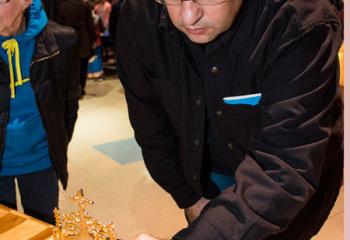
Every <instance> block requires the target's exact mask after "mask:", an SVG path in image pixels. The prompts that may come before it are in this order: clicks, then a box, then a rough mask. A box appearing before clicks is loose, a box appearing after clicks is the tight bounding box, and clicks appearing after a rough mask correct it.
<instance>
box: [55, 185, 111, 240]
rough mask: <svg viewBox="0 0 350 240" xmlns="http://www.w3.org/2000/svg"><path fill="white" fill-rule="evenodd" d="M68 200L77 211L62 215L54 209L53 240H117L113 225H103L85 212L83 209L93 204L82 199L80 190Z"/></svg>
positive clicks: (82, 195)
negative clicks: (71, 201)
mask: <svg viewBox="0 0 350 240" xmlns="http://www.w3.org/2000/svg"><path fill="white" fill-rule="evenodd" d="M70 198H71V199H72V200H73V202H74V203H75V204H77V205H78V207H79V210H78V211H75V212H71V213H70V214H63V213H61V212H60V211H59V210H58V209H56V208H55V210H54V215H55V219H56V227H54V229H53V238H54V239H55V240H117V239H116V236H115V233H114V224H113V223H110V224H107V225H103V224H101V223H100V222H98V221H97V220H96V219H94V218H92V217H91V216H89V215H88V213H87V212H86V211H85V208H86V207H87V206H90V205H92V204H94V202H93V201H91V200H88V199H86V198H85V197H84V193H83V190H82V189H79V190H78V191H77V193H76V194H75V196H70Z"/></svg>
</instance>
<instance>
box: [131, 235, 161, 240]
mask: <svg viewBox="0 0 350 240" xmlns="http://www.w3.org/2000/svg"><path fill="white" fill-rule="evenodd" d="M135 240H160V239H159V238H155V237H152V236H150V235H148V234H145V233H141V234H140V235H138V236H137V237H136V238H135Z"/></svg>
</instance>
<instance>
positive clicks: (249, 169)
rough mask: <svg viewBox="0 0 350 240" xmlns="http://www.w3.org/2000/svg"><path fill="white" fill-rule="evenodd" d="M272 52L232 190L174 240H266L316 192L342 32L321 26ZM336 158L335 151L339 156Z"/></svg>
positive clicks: (331, 120) (334, 26) (331, 123)
mask: <svg viewBox="0 0 350 240" xmlns="http://www.w3.org/2000/svg"><path fill="white" fill-rule="evenodd" d="M276 41H279V42H280V43H281V44H279V46H276V48H275V46H273V48H269V49H270V51H275V53H276V57H275V58H274V62H273V63H272V64H271V65H270V66H269V68H268V69H267V71H266V75H265V78H264V80H263V81H264V82H263V88H262V98H261V101H260V104H259V107H260V110H261V119H260V123H259V127H258V128H257V129H255V130H254V132H253V134H252V138H251V144H250V148H249V151H248V154H247V155H246V157H245V159H244V161H243V162H242V163H241V165H240V166H239V167H238V169H237V171H236V174H235V178H236V182H237V185H236V186H235V187H234V189H232V188H228V189H226V190H225V191H223V192H222V193H221V194H220V195H219V196H218V197H217V198H215V199H213V200H212V201H211V202H210V203H209V204H208V205H207V206H206V207H205V208H204V210H203V211H202V213H201V215H200V217H199V218H198V219H197V220H196V221H195V222H194V223H193V224H191V225H190V226H189V227H188V228H186V229H183V230H182V231H180V232H179V233H177V234H176V235H175V237H174V238H175V239H188V240H215V239H217V240H219V239H220V240H224V239H227V240H228V239H230V240H244V239H247V240H248V239H249V240H250V239H254V240H259V239H265V238H266V237H268V236H271V235H274V234H276V233H278V232H280V231H282V230H284V229H286V228H287V227H288V224H289V223H291V221H292V220H293V218H294V217H295V216H296V215H297V214H298V213H299V211H301V210H302V209H303V208H304V206H305V205H306V203H307V202H308V200H309V199H310V197H311V196H312V195H313V193H314V192H315V190H316V188H317V186H318V182H319V179H320V175H321V172H322V168H323V166H324V163H325V152H326V149H327V145H328V143H329V139H330V136H331V131H332V128H333V126H334V124H335V120H334V119H335V118H336V116H332V114H333V113H332V107H333V105H334V103H335V99H336V95H337V90H338V88H337V80H338V79H337V68H338V62H337V52H338V49H339V45H340V41H341V40H340V27H339V25H337V24H319V25H317V26H315V27H313V28H312V29H311V30H309V31H308V32H304V34H302V35H298V36H295V38H294V39H292V40H291V39H289V41H285V42H282V40H281V39H278V40H276ZM339 151H340V149H339Z"/></svg>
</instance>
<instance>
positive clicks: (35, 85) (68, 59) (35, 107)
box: [0, 0, 80, 224]
mask: <svg viewBox="0 0 350 240" xmlns="http://www.w3.org/2000/svg"><path fill="white" fill-rule="evenodd" d="M76 47H77V39H76V35H75V33H74V30H73V29H71V28H68V27H64V26H60V25H58V24H56V23H54V22H51V21H48V19H47V16H46V14H45V11H44V10H43V8H42V5H41V1H40V0H10V1H9V0H0V116H1V117H0V121H1V124H0V134H1V136H2V137H1V141H0V153H1V158H0V204H4V205H6V206H9V207H11V208H14V209H16V207H17V206H16V191H15V179H17V182H18V188H19V193H20V197H21V203H22V206H23V209H24V212H25V213H26V214H29V215H31V216H33V217H36V218H38V219H41V220H43V221H46V222H48V223H51V224H53V223H54V216H53V209H54V208H55V207H57V206H58V194H59V188H58V180H60V181H61V183H62V185H63V188H64V189H66V187H67V181H68V172H67V147H68V142H69V141H70V139H71V138H72V135H73V129H74V125H75V121H76V119H77V111H78V101H79V89H80V88H79V64H76V63H78V61H77V59H78V58H77V53H76Z"/></svg>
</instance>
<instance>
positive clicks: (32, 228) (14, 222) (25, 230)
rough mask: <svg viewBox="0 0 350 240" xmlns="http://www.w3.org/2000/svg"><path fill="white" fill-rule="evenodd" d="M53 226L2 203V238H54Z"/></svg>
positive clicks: (3, 239) (0, 206)
mask: <svg viewBox="0 0 350 240" xmlns="http://www.w3.org/2000/svg"><path fill="white" fill-rule="evenodd" d="M52 228H53V226H52V225H49V224H47V223H45V222H42V221H40V220H37V219H35V218H32V217H29V216H27V215H25V214H22V213H19V212H17V211H15V210H12V209H10V208H7V207H5V206H3V205H1V204H0V240H53V237H52Z"/></svg>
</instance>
